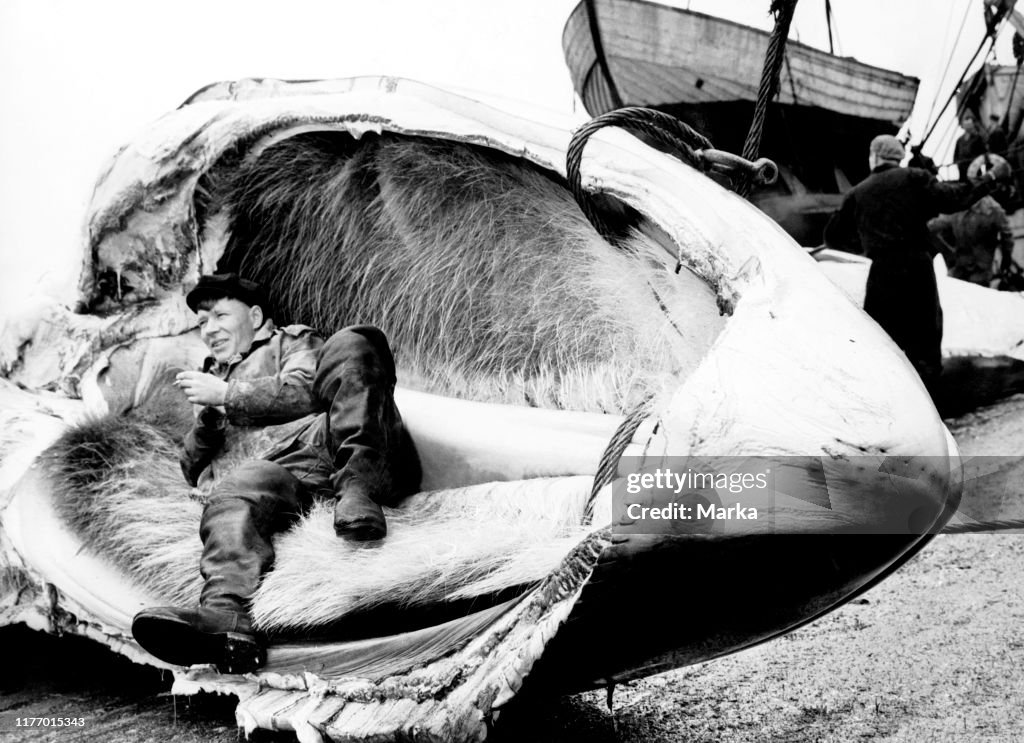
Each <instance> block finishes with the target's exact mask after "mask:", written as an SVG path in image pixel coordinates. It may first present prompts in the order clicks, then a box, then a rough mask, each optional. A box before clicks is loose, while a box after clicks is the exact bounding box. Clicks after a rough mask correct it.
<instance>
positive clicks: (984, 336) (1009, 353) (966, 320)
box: [815, 249, 1024, 418]
mask: <svg viewBox="0 0 1024 743" xmlns="http://www.w3.org/2000/svg"><path fill="white" fill-rule="evenodd" d="M815 257H816V258H817V260H818V262H819V263H818V265H819V267H820V268H821V270H822V271H824V272H825V274H826V275H827V276H828V277H829V278H830V279H831V280H832V281H833V282H835V284H836V285H837V286H839V287H840V288H841V289H842V290H843V291H844V292H845V293H846V294H847V295H848V296H849V297H850V299H851V300H853V302H854V303H856V305H857V306H858V307H860V306H862V305H863V304H864V289H865V286H866V284H867V275H868V269H869V268H870V266H871V259H869V258H865V257H864V256H860V255H853V254H850V253H844V252H841V251H836V250H829V249H825V250H816V251H815ZM935 278H936V281H937V284H938V288H939V301H940V303H941V305H942V316H943V328H942V378H941V379H940V381H939V389H938V391H937V394H936V400H935V402H936V405H937V406H938V408H939V411H940V412H941V413H942V415H943V417H947V418H948V417H954V416H959V415H963V414H964V413H967V412H969V411H971V410H974V409H976V408H978V407H981V406H982V405H988V404H991V403H993V402H995V401H996V400H999V399H1001V398H1004V397H1009V396H1010V395H1014V394H1017V393H1019V392H1024V293H1021V292H1007V291H996V290H995V289H989V288H988V287H985V286H979V285H977V284H973V283H971V282H968V281H961V280H960V279H954V278H952V277H950V276H946V275H945V274H943V273H940V274H938V275H936V277H935Z"/></svg>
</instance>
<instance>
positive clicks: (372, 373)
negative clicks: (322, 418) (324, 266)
mask: <svg viewBox="0 0 1024 743" xmlns="http://www.w3.org/2000/svg"><path fill="white" fill-rule="evenodd" d="M394 390H395V362H394V357H393V356H392V354H391V349H390V347H389V346H388V342H387V339H386V337H385V336H384V333H383V332H381V331H380V330H379V329H377V328H374V327H371V326H368V325H360V326H353V327H350V328H345V329H344V330H341V331H339V332H337V333H335V334H334V335H333V336H331V337H330V338H329V339H328V340H327V342H326V343H325V344H324V346H323V348H322V349H321V351H320V356H319V359H318V362H317V373H316V377H315V379H314V380H313V394H314V395H315V396H316V398H317V399H318V400H319V401H320V404H321V405H322V406H323V409H324V410H325V411H326V413H327V415H326V418H327V429H328V430H327V436H328V445H329V446H330V448H331V451H332V454H333V460H334V469H335V474H334V475H333V476H332V478H331V484H332V486H333V488H334V492H335V496H336V498H337V500H336V502H335V508H334V529H335V532H337V533H338V535H339V536H343V537H346V538H348V539H353V540H360V541H367V540H375V539H381V538H383V537H384V536H385V535H386V534H387V523H386V521H385V519H384V512H383V511H382V510H381V505H392V504H394V503H396V502H398V501H399V500H400V499H401V498H403V497H405V496H406V495H408V494H410V493H413V492H415V491H416V489H417V488H418V487H419V482H420V463H419V458H418V457H417V455H416V450H415V448H414V447H413V445H412V440H411V439H410V438H409V435H408V433H407V432H406V430H405V427H404V425H403V424H402V417H401V415H400V414H399V412H398V408H397V406H396V405H395V398H394Z"/></svg>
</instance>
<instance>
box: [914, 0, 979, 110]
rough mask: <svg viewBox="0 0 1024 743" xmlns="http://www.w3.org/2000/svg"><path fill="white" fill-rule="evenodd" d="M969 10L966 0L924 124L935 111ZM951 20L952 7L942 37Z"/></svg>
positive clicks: (944, 35)
mask: <svg viewBox="0 0 1024 743" xmlns="http://www.w3.org/2000/svg"><path fill="white" fill-rule="evenodd" d="M970 11H971V2H970V0H968V2H966V3H965V4H964V15H963V17H962V18H961V19H960V29H959V30H958V31H957V32H956V39H954V40H953V46H951V47H950V48H949V53H948V54H947V55H946V67H945V69H944V70H943V71H942V77H940V78H939V84H938V85H937V86H936V87H935V96H934V97H933V98H932V106H931V108H929V109H928V116H927V117H926V118H925V126H927V125H928V122H930V121H931V120H932V114H933V113H935V107H936V106H937V105H938V103H939V94H940V93H941V91H942V86H943V85H945V83H946V75H948V74H949V68H950V67H951V66H952V64H953V56H954V55H955V53H956V48H957V47H958V46H959V45H960V39H961V37H962V36H963V33H964V26H965V25H966V23H967V14H968V13H969V12H970ZM951 20H953V8H950V9H949V18H948V19H947V25H946V33H945V34H943V38H944V39H945V37H946V36H948V35H949V25H948V24H949V21H951ZM941 60H942V58H941V56H940V57H939V63H940V64H941Z"/></svg>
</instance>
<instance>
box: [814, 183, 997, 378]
mask: <svg viewBox="0 0 1024 743" xmlns="http://www.w3.org/2000/svg"><path fill="white" fill-rule="evenodd" d="M994 188H995V183H994V181H992V180H991V179H984V180H983V181H982V182H981V183H979V184H978V185H971V184H968V183H948V182H946V183H944V182H942V181H939V180H938V179H937V178H936V177H935V176H933V175H932V174H931V173H929V172H927V171H925V170H919V169H917V168H901V167H899V166H897V165H891V164H883V165H881V166H879V167H877V168H875V170H873V171H872V172H871V175H869V176H868V177H867V178H865V179H864V180H863V181H861V182H860V183H858V184H857V185H856V186H854V187H853V188H852V189H851V190H850V191H849V192H847V194H846V196H845V197H844V198H843V203H842V205H841V206H840V208H839V211H837V212H836V213H835V214H834V215H832V219H831V220H830V221H829V223H828V225H827V226H826V227H825V244H826V245H828V246H829V247H832V248H837V249H839V250H846V251H849V252H853V253H863V254H864V255H866V256H867V257H868V258H870V259H871V261H872V263H871V269H870V271H869V272H868V281H867V289H866V291H865V296H864V310H865V311H866V312H867V313H868V314H869V315H871V317H872V318H874V320H875V321H876V322H877V323H878V324H879V325H881V326H882V327H883V328H884V329H885V330H886V332H888V333H889V335H890V336H891V337H892V339H893V340H894V341H896V344H897V345H898V346H899V347H900V348H902V349H903V351H904V352H905V353H906V354H907V357H908V358H909V359H910V361H911V363H912V364H913V365H914V368H916V369H917V371H918V373H919V374H920V375H921V377H922V379H923V380H924V381H925V384H926V385H928V386H929V388H933V385H934V383H935V382H936V381H937V379H938V375H939V373H940V372H941V369H942V364H941V351H940V346H941V341H942V308H941V307H940V305H939V294H938V287H937V285H936V282H935V270H934V267H933V265H932V256H933V254H934V252H935V249H934V247H933V243H932V241H931V237H930V234H929V230H928V220H930V219H931V218H933V217H935V216H937V215H938V214H940V213H942V214H949V213H952V212H957V211H961V210H963V209H967V208H968V207H969V206H970V205H971V204H973V203H974V202H975V201H977V200H978V199H980V198H981V197H983V196H985V195H986V194H988V193H989V192H990V191H992V190H993V189H994Z"/></svg>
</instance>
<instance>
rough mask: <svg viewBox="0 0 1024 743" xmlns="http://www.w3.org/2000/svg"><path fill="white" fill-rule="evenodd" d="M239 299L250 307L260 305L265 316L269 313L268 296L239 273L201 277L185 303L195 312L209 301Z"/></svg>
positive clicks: (187, 295) (186, 297) (254, 283)
mask: <svg viewBox="0 0 1024 743" xmlns="http://www.w3.org/2000/svg"><path fill="white" fill-rule="evenodd" d="M225 297H226V298H228V299H237V300H238V301H240V302H245V303H246V304H247V305H249V306H250V307H251V306H253V305H259V306H260V308H261V309H262V310H263V312H264V314H268V313H269V308H268V307H267V295H266V293H265V292H264V291H263V287H261V286H260V285H259V284H257V283H256V282H255V281H249V279H243V278H242V277H241V276H239V275H238V274H237V273H214V274H209V275H207V276H200V277H199V283H197V284H196V285H195V288H193V289H192V291H190V292H189V293H188V294H186V295H185V302H186V303H187V304H188V306H189V309H191V310H192V311H193V312H198V311H199V305H200V303H201V302H203V301H205V300H207V299H213V300H217V299H224V298H225Z"/></svg>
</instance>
